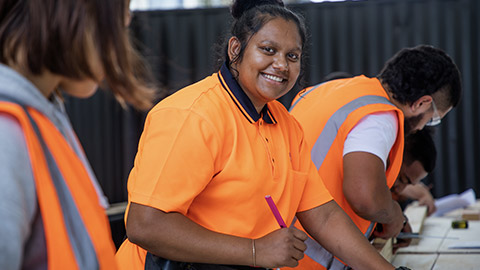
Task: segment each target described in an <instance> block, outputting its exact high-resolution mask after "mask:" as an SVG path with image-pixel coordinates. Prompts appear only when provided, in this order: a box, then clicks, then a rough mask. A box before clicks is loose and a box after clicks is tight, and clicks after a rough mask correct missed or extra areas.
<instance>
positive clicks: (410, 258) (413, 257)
mask: <svg viewBox="0 0 480 270" xmlns="http://www.w3.org/2000/svg"><path fill="white" fill-rule="evenodd" d="M437 257H438V254H397V255H395V256H394V257H393V260H392V264H393V265H394V266H395V267H400V266H406V267H408V268H410V269H415V270H424V269H425V270H426V269H432V267H433V265H434V264H435V261H436V260H437Z"/></svg>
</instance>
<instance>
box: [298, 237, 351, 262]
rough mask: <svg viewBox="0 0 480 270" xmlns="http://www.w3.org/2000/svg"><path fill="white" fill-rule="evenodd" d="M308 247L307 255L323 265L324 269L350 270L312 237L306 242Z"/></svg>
mask: <svg viewBox="0 0 480 270" xmlns="http://www.w3.org/2000/svg"><path fill="white" fill-rule="evenodd" d="M305 244H306V245H307V250H305V254H306V255H308V257H310V258H311V259H312V260H314V261H316V262H317V263H319V264H321V265H323V267H325V268H327V269H331V270H343V269H349V268H350V267H348V266H347V265H345V264H343V263H342V262H341V261H339V260H338V259H337V258H335V257H334V256H333V255H332V254H331V253H330V252H328V251H327V250H326V249H325V248H323V247H322V246H321V245H320V244H319V243H318V242H317V241H315V240H313V239H312V238H311V237H308V238H307V240H306V241H305Z"/></svg>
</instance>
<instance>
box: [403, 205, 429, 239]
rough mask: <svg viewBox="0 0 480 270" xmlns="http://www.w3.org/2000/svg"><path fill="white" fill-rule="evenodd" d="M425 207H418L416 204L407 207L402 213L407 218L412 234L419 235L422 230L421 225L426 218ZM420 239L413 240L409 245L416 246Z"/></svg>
mask: <svg viewBox="0 0 480 270" xmlns="http://www.w3.org/2000/svg"><path fill="white" fill-rule="evenodd" d="M427 212H428V209H427V206H420V205H418V204H411V205H409V206H407V208H406V209H405V211H404V214H405V215H406V216H407V217H408V222H409V223H410V226H411V227H412V232H413V233H421V232H422V228H423V223H424V222H425V218H426V217H427ZM419 241H420V239H418V238H414V239H412V242H410V245H417V244H418V242H419Z"/></svg>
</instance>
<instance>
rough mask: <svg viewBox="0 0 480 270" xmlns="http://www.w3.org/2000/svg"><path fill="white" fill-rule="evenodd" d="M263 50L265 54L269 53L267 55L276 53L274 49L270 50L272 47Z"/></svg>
mask: <svg viewBox="0 0 480 270" xmlns="http://www.w3.org/2000/svg"><path fill="white" fill-rule="evenodd" d="M262 49H263V50H264V51H265V52H267V53H274V52H275V51H274V50H273V49H272V48H270V47H263V48H262Z"/></svg>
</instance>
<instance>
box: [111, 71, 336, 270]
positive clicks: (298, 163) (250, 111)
mask: <svg viewBox="0 0 480 270" xmlns="http://www.w3.org/2000/svg"><path fill="white" fill-rule="evenodd" d="M128 195H129V203H131V202H135V203H138V204H142V205H147V206H151V207H153V208H157V209H160V210H162V211H165V212H179V213H181V214H183V215H185V216H187V217H188V218H190V219H191V220H193V221H194V222H196V223H197V224H199V225H201V226H203V227H205V228H207V229H210V230H212V231H215V232H219V233H224V234H229V235H235V236H239V237H247V238H259V237H262V236H264V235H266V234H268V233H270V232H272V231H274V230H276V229H279V225H278V223H277V222H276V220H275V218H274V216H273V214H272V212H271V210H270V208H269V206H268V204H267V203H266V201H265V198H264V197H265V196H266V195H271V196H272V198H273V199H274V201H275V203H276V204H277V207H278V209H279V211H280V213H281V215H282V217H283V219H284V220H285V222H286V223H287V224H290V223H291V222H292V221H293V219H294V216H295V214H296V212H298V211H305V210H308V209H312V208H314V207H316V206H319V205H321V204H324V203H326V202H328V201H330V200H332V197H331V195H330V194H329V192H328V191H327V190H326V188H325V186H324V184H323V182H322V180H321V179H320V177H319V175H318V173H317V170H316V168H315V166H314V165H313V163H312V162H311V158H310V149H308V147H307V146H306V144H305V141H304V138H303V131H302V129H301V128H300V125H299V124H298V122H297V121H296V120H295V119H294V118H293V117H292V116H291V115H290V114H289V113H288V111H287V110H286V109H285V108H284V106H283V105H282V104H281V103H279V102H277V101H272V102H269V103H268V104H267V105H266V106H265V107H264V108H263V110H262V111H261V113H260V114H259V113H258V112H257V111H256V110H255V107H254V106H253V104H252V103H251V101H250V99H249V98H248V97H247V95H246V94H245V92H243V90H242V89H241V88H240V86H239V85H238V83H237V82H236V80H235V79H234V78H233V76H232V75H231V73H230V71H229V70H228V68H227V67H226V65H225V64H224V65H223V66H222V68H221V69H220V71H219V73H214V74H213V75H211V76H209V77H207V78H205V79H203V80H202V81H200V82H197V83H195V84H193V85H190V86H188V87H186V88H184V89H182V90H180V91H178V92H177V93H175V94H173V95H171V96H169V97H167V98H166V99H164V100H163V101H162V102H160V103H159V104H157V105H156V106H155V107H154V108H153V109H152V110H151V111H150V112H149V114H148V116H147V119H146V122H145V128H144V131H143V134H142V136H141V138H140V143H139V147H138V153H137V156H136V159H135V164H134V168H133V169H132V171H131V173H130V176H129V179H128ZM145 255H146V251H144V250H142V249H141V248H140V247H138V246H136V245H134V244H132V243H130V242H129V241H128V240H126V241H125V242H124V243H123V245H122V247H121V248H120V250H119V251H118V252H117V258H118V259H119V261H120V262H121V264H124V265H128V266H129V267H132V269H139V268H140V267H143V266H142V265H143V264H144V260H145Z"/></svg>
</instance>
